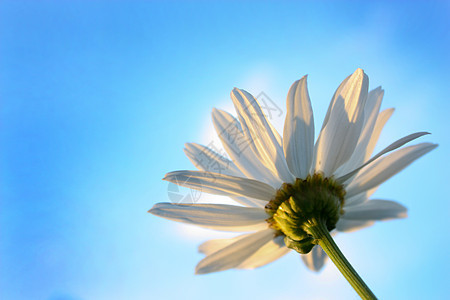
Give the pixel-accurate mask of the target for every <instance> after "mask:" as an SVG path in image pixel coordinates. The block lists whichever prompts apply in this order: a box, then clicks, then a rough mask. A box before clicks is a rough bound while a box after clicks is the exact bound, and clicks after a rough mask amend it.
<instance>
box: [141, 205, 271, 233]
mask: <svg viewBox="0 0 450 300" xmlns="http://www.w3.org/2000/svg"><path fill="white" fill-rule="evenodd" d="M149 213H151V214H153V215H155V216H158V217H162V218H166V219H168V220H172V221H177V222H182V223H187V224H193V225H197V226H201V227H206V228H211V229H216V230H225V231H250V230H261V229H265V228H267V222H266V221H265V219H266V218H267V214H266V212H265V211H264V209H261V208H256V207H242V206H234V205H226V204H174V203H157V204H155V205H154V206H153V208H152V209H150V210H149Z"/></svg>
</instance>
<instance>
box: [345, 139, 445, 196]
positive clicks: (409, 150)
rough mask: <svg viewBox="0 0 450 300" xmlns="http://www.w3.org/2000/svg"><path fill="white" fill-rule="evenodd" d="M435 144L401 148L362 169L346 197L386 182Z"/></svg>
mask: <svg viewBox="0 0 450 300" xmlns="http://www.w3.org/2000/svg"><path fill="white" fill-rule="evenodd" d="M436 147H437V145H436V144H431V143H422V144H418V145H414V146H409V147H404V148H401V149H399V150H397V151H395V152H393V153H391V154H389V155H387V156H385V157H382V158H380V159H378V160H376V161H375V162H373V163H372V164H370V165H368V166H366V167H365V168H363V169H362V170H361V171H360V172H359V173H358V175H356V177H355V178H354V179H353V180H352V181H351V182H350V184H349V185H348V186H347V188H346V190H347V194H346V196H347V197H349V198H350V197H352V196H354V195H357V194H359V193H362V192H365V191H368V190H370V189H372V188H374V187H376V186H378V185H380V184H381V183H383V182H384V181H386V180H388V179H389V178H391V177H392V176H394V175H395V174H397V173H398V172H400V171H401V170H403V169H404V168H406V167H407V166H408V165H409V164H411V163H412V162H413V161H415V160H416V159H418V158H419V157H421V156H422V155H424V154H426V153H428V152H430V151H431V150H433V149H434V148H436Z"/></svg>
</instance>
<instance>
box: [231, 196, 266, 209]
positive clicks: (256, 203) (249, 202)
mask: <svg viewBox="0 0 450 300" xmlns="http://www.w3.org/2000/svg"><path fill="white" fill-rule="evenodd" d="M231 199H233V200H234V201H236V202H237V203H240V204H242V205H244V206H248V207H259V208H264V207H265V206H266V204H267V201H261V200H259V199H254V198H248V197H231Z"/></svg>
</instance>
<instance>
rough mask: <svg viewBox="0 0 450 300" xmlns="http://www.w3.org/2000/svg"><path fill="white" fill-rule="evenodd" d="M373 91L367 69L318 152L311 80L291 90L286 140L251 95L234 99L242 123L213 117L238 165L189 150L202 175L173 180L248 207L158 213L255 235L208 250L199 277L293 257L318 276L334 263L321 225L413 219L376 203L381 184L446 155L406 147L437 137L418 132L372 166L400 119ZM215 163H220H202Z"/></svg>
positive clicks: (176, 207)
mask: <svg viewBox="0 0 450 300" xmlns="http://www.w3.org/2000/svg"><path fill="white" fill-rule="evenodd" d="M368 81H369V80H368V77H367V75H366V74H365V73H364V72H363V70H361V69H357V70H356V71H355V72H354V73H353V74H352V75H350V76H348V77H347V78H346V79H345V80H344V81H343V82H342V83H341V85H340V86H339V87H338V88H337V90H336V92H335V94H334V96H333V98H332V100H331V103H330V106H329V108H328V111H327V114H326V116H325V119H324V122H323V125H322V128H321V130H320V134H319V136H318V138H317V141H316V142H314V118H313V112H312V108H311V102H310V99H309V94H308V89H307V83H306V76H304V77H303V78H301V79H300V80H298V81H296V82H294V84H293V85H292V86H291V88H290V90H289V93H288V96H287V114H286V121H285V124H284V130H283V138H281V136H280V134H279V133H278V132H277V131H276V130H275V129H274V127H273V126H272V125H271V124H270V123H269V122H268V120H267V119H266V117H265V115H264V113H263V112H262V110H261V107H260V105H259V104H258V101H257V100H256V99H255V98H254V97H253V96H252V95H251V94H249V93H248V92H246V91H244V90H241V89H237V88H235V89H234V90H233V91H232V92H231V99H232V100H233V103H234V106H235V108H236V112H237V115H238V119H236V118H234V117H233V116H232V115H230V114H229V113H227V112H225V111H222V110H218V109H214V110H213V113H212V117H213V123H214V126H215V129H216V131H217V133H218V135H219V138H220V139H221V141H222V144H223V147H224V148H225V150H226V152H227V154H228V156H229V157H230V159H228V158H226V157H224V156H222V155H220V154H219V153H217V152H215V151H213V150H212V149H209V148H208V147H205V146H202V145H199V144H194V143H188V144H186V149H185V153H186V155H187V156H188V158H189V159H190V160H191V161H192V162H193V163H194V165H196V167H198V168H199V171H176V172H171V173H168V174H166V176H165V177H164V180H167V181H170V182H173V183H176V184H178V185H182V186H186V187H189V188H193V189H201V190H202V191H205V192H207V193H211V194H217V195H225V196H229V197H231V198H232V199H233V200H234V201H236V202H237V204H238V205H225V204H222V205H220V204H173V203H158V204H156V205H155V206H154V207H153V208H152V209H151V210H150V213H152V214H154V215H157V216H160V217H164V218H167V219H170V220H174V221H178V222H184V223H188V224H195V225H198V226H202V227H206V228H212V229H217V230H225V231H238V232H253V233H246V234H244V235H240V236H237V237H235V238H232V239H219V240H210V241H207V242H205V243H203V244H202V245H200V247H199V251H200V252H202V253H204V254H205V255H206V257H205V258H204V259H203V260H202V261H200V263H199V264H198V265H197V268H196V272H197V273H210V272H216V271H222V270H227V269H230V268H245V269H249V268H256V267H259V266H263V265H265V264H268V263H270V262H272V261H274V260H276V259H278V258H280V257H281V256H283V255H285V254H286V253H288V252H289V251H291V250H292V249H293V250H296V251H297V252H299V253H301V256H302V259H303V261H304V262H305V263H306V265H307V266H308V267H309V268H310V269H312V270H319V269H320V268H321V267H322V266H323V264H324V262H325V259H326V255H325V253H324V252H323V250H322V249H321V247H319V246H316V244H317V241H316V240H315V238H314V234H313V232H312V231H314V226H315V225H316V223H317V222H319V223H323V224H324V225H325V227H326V229H327V230H328V231H332V232H339V231H341V232H348V231H353V230H357V229H361V228H364V227H367V226H371V225H372V224H373V223H374V222H375V221H380V220H387V219H394V218H403V217H405V216H406V208H405V207H404V206H402V205H401V204H398V203H396V202H393V201H389V200H379V199H375V200H374V199H370V200H369V198H370V196H371V195H372V194H373V193H374V191H375V190H376V189H377V187H378V186H379V185H380V184H382V183H383V182H384V181H386V180H387V179H389V178H390V177H392V176H393V175H395V174H396V173H398V172H399V171H401V170H402V169H404V168H405V167H406V166H408V165H409V164H410V163H412V162H413V161H414V160H416V159H417V158H419V157H421V156H422V155H424V154H425V153H427V152H429V151H431V150H432V149H434V148H435V147H436V146H437V145H435V144H431V143H421V144H417V145H413V146H407V147H402V146H403V145H405V144H406V143H408V142H410V141H412V140H414V139H416V138H418V137H420V136H422V135H425V134H427V133H426V132H418V133H414V134H411V135H408V136H406V137H403V138H401V139H399V140H397V141H396V142H394V143H392V144H391V145H389V146H388V147H386V148H385V149H383V150H382V151H381V152H379V153H377V154H376V155H373V156H372V153H373V150H374V148H375V144H376V143H377V140H378V137H379V135H380V133H381V130H382V129H383V127H384V125H385V123H386V122H387V120H388V119H389V118H390V116H391V115H392V113H393V109H386V110H384V111H381V112H380V106H381V101H382V98H383V94H384V91H383V90H382V89H381V88H380V87H378V88H376V89H374V90H371V91H370V92H369V91H368V85H369V82H368ZM205 159H206V160H208V161H209V162H213V163H212V164H211V163H209V164H207V165H205V164H201V163H199V162H200V161H202V160H205ZM211 166H214V171H213V170H212V169H211ZM217 170H220V171H217Z"/></svg>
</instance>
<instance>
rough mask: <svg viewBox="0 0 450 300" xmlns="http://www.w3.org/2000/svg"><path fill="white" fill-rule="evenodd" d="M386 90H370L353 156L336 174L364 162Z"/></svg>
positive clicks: (342, 173)
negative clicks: (362, 124)
mask: <svg viewBox="0 0 450 300" xmlns="http://www.w3.org/2000/svg"><path fill="white" fill-rule="evenodd" d="M383 95H384V91H383V90H382V89H381V87H378V88H376V89H374V90H372V91H370V92H369V96H368V97H367V101H366V106H365V107H364V126H363V129H362V131H361V135H360V137H359V140H358V144H357V145H356V148H355V151H354V152H353V154H352V156H351V158H350V159H349V160H348V161H347V162H346V163H345V164H343V165H342V166H341V167H340V168H339V169H338V170H337V171H336V173H335V176H340V175H344V174H346V173H348V172H350V171H352V170H353V169H356V168H357V167H359V166H361V165H362V164H363V163H364V158H365V155H366V151H367V146H368V145H369V142H370V140H371V138H372V133H373V129H374V127H375V124H376V121H377V117H378V112H379V110H380V106H381V101H382V100H383Z"/></svg>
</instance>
